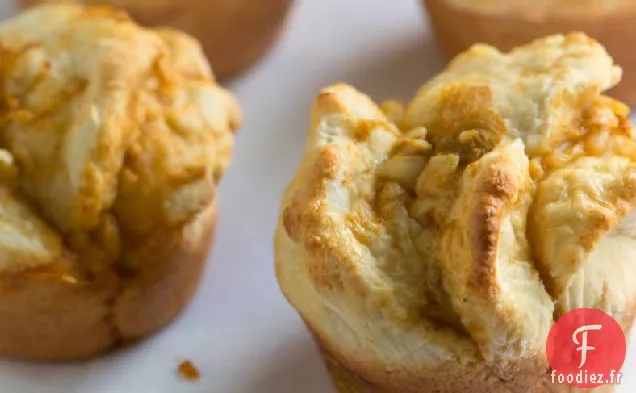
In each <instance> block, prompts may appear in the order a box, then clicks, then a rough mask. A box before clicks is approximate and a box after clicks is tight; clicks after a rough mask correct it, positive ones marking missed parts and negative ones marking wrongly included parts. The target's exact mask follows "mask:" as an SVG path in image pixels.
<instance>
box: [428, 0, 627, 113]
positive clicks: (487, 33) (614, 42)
mask: <svg viewBox="0 0 636 393" xmlns="http://www.w3.org/2000/svg"><path fill="white" fill-rule="evenodd" d="M423 3H425V4H426V8H427V10H428V14H429V16H430V20H431V22H432V25H433V28H434V29H435V31H436V33H437V37H438V39H439V41H440V43H441V46H442V49H443V50H444V52H445V53H446V54H447V55H448V57H453V56H455V55H457V54H458V53H460V52H462V51H464V50H466V49H468V48H469V47H470V46H471V45H473V44H475V43H485V44H490V45H493V46H496V47H497V48H499V49H501V50H505V51H507V50H510V49H512V48H514V47H515V46H518V45H521V44H524V43H526V42H529V41H530V40H533V39H536V38H539V37H543V36H547V35H551V34H564V33H568V32H570V31H582V32H584V33H586V34H587V35H589V36H591V37H592V38H595V39H597V40H599V41H600V42H601V43H602V44H603V45H605V47H606V48H607V50H608V51H609V53H610V55H611V56H612V57H613V58H614V59H615V60H616V63H617V64H618V65H619V66H621V67H622V68H623V69H624V70H625V77H624V78H623V80H622V82H621V83H620V84H619V85H618V86H616V87H615V88H614V89H612V90H611V91H610V92H609V94H610V95H613V96H616V98H618V99H620V100H623V101H625V102H627V103H628V104H629V105H636V56H635V55H634V54H633V53H632V51H631V49H630V48H632V47H633V46H634V45H636V27H635V26H636V2H634V1H632V0H612V1H608V0H539V1H511V0H491V1H479V0H424V1H423Z"/></svg>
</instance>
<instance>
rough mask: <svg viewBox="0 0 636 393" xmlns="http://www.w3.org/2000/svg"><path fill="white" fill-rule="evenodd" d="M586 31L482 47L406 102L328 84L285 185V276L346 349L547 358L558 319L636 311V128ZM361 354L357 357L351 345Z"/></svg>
mask: <svg viewBox="0 0 636 393" xmlns="http://www.w3.org/2000/svg"><path fill="white" fill-rule="evenodd" d="M619 79H620V69H619V68H618V67H617V66H615V65H614V64H613V63H612V60H611V58H610V57H609V56H608V55H607V53H606V51H605V50H604V49H603V47H602V46H600V44H598V43H597V42H595V41H593V40H592V39H590V38H588V37H586V36H584V35H582V34H577V33H575V34H570V35H567V36H553V37H547V38H545V39H542V40H537V41H535V42H533V43H530V44H529V45H527V46H524V47H521V48H518V49H516V50H513V51H512V52H510V53H500V52H499V51H497V50H496V49H494V48H491V47H488V46H483V45H478V46H475V47H473V48H472V49H470V50H469V51H467V52H466V53H464V54H462V55H460V56H459V57H458V58H457V59H455V60H454V61H453V62H452V63H451V64H450V65H449V66H448V68H447V69H446V70H445V71H444V72H442V73H441V74H440V75H439V76H437V77H435V78H433V79H432V80H431V81H429V82H427V83H426V84H425V85H424V86H423V87H422V88H421V89H420V90H419V91H418V93H417V95H416V97H415V98H414V99H413V100H412V101H411V102H410V103H409V104H408V105H407V106H406V107H403V106H401V105H400V104H399V103H397V102H386V103H383V104H382V105H376V104H375V103H373V102H372V101H371V100H370V99H369V98H368V97H366V96H365V95H363V94H362V93H360V92H358V91H356V90H355V89H354V88H352V87H350V86H347V85H343V84H339V85H335V86H331V87H328V88H326V89H324V90H323V91H322V92H321V93H320V95H319V96H318V98H317V100H316V103H315V105H314V108H313V112H312V122H311V128H310V131H309V134H308V145H307V149H306V151H305V155H304V157H303V160H302V163H301V164H300V167H299V169H298V172H297V174H296V176H295V177H294V179H293V181H292V182H291V184H290V185H289V187H288V188H287V190H286V192H285V194H284V197H283V201H282V208H281V209H282V212H281V216H280V222H279V227H278V229H277V233H276V240H275V251H276V266H277V274H278V279H279V282H280V285H281V288H282V290H283V292H284V293H285V295H286V297H287V298H288V300H289V301H290V302H291V303H292V305H294V307H296V308H297V309H298V310H299V311H300V313H301V315H302V316H303V318H304V319H305V321H306V322H307V323H308V325H310V327H311V328H312V329H313V330H314V331H315V332H316V333H317V334H318V335H319V336H320V337H321V339H323V340H324V341H325V342H328V343H330V344H331V345H333V346H334V347H336V348H337V352H338V353H341V354H345V355H343V356H345V357H346V358H347V359H348V360H349V361H354V362H367V363H369V364H372V363H373V364H384V365H386V367H389V368H390V367H391V365H392V364H394V365H395V364H400V365H405V364H406V366H407V367H409V368H411V369H412V370H415V369H416V368H418V367H422V366H423V365H431V364H440V363H443V362H447V361H453V359H455V360H456V359H463V360H464V361H477V360H478V359H485V360H487V361H489V362H496V363H498V364H505V363H506V362H508V361H510V360H512V359H535V358H537V357H539V358H541V357H544V356H545V342H546V341H545V340H546V337H547V334H548V330H549V328H550V327H551V325H552V323H553V321H554V319H555V318H556V317H558V316H559V315H561V314H563V313H564V312H567V311H569V310H571V309H572V308H575V307H596V308H600V309H603V310H605V311H606V312H608V313H610V314H611V315H613V316H614V317H615V318H616V319H617V320H618V321H619V322H620V323H621V324H623V326H625V327H627V326H629V325H631V323H632V320H633V315H627V314H626V313H625V310H628V309H629V307H628V305H629V304H631V302H634V301H636V259H635V257H633V255H636V240H635V239H636V228H635V227H634V219H636V217H632V216H630V215H629V213H630V211H631V209H632V206H633V205H634V202H635V201H636V162H635V159H636V149H635V147H636V138H635V135H634V132H633V129H632V126H631V124H630V122H629V120H628V119H627V115H628V110H627V108H626V107H625V106H624V105H622V104H621V103H619V102H616V101H614V100H612V99H610V98H608V97H605V96H603V95H602V92H603V91H604V90H606V89H608V88H610V87H611V86H613V85H614V84H616V83H617V82H618V81H619ZM352 359H354V360H352Z"/></svg>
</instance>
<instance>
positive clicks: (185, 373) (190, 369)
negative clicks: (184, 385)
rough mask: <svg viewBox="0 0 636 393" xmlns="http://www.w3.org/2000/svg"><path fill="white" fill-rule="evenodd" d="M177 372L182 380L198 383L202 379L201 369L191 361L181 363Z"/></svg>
mask: <svg viewBox="0 0 636 393" xmlns="http://www.w3.org/2000/svg"><path fill="white" fill-rule="evenodd" d="M177 371H178V373H179V376H180V377H181V378H183V379H185V380H187V381H190V382H194V381H198V380H199V378H200V377H201V373H200V372H199V369H198V368H197V367H196V366H195V365H194V363H192V362H191V361H189V360H184V361H183V362H181V363H180V364H179V368H178V370H177Z"/></svg>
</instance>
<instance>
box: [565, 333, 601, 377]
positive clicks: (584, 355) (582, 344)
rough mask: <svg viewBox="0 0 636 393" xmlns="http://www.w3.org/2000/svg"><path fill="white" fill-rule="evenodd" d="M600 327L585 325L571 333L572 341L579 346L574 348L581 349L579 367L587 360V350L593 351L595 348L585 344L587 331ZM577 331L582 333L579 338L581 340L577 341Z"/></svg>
mask: <svg viewBox="0 0 636 393" xmlns="http://www.w3.org/2000/svg"><path fill="white" fill-rule="evenodd" d="M602 328H603V326H602V325H586V326H581V327H580V328H578V329H576V330H575V331H574V333H573V334H572V341H574V343H575V344H576V345H580V347H578V348H577V349H576V350H577V351H581V364H580V365H579V368H581V367H583V365H584V364H585V362H586V360H587V351H593V350H595V349H596V348H594V347H591V346H588V345H587V332H588V331H589V330H601V329H602ZM579 333H583V334H582V337H583V339H582V340H581V342H579V339H578V338H577V336H578V335H579Z"/></svg>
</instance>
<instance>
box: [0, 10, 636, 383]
mask: <svg viewBox="0 0 636 393" xmlns="http://www.w3.org/2000/svg"><path fill="white" fill-rule="evenodd" d="M7 1H8V0H0V12H4V14H3V15H7V10H8V9H9V6H8V3H7ZM298 3H299V6H298V7H297V9H296V10H295V12H294V14H293V18H292V20H291V22H290V25H289V29H288V30H287V32H286V35H285V37H284V39H283V41H282V42H281V44H280V45H279V46H278V47H277V48H276V49H275V50H274V51H273V53H272V54H271V55H270V56H269V57H268V58H267V59H266V60H265V61H264V62H262V63H261V64H260V65H259V66H258V67H256V68H254V69H252V70H251V71H250V72H249V73H247V74H245V75H244V76H242V77H241V78H240V79H238V80H235V81H234V82H233V83H231V84H229V87H230V88H232V89H233V90H234V91H235V92H236V93H237V94H238V96H239V98H240V100H241V103H242V104H243V108H244V111H245V115H246V122H245V126H244V127H243V128H242V130H241V131H240V135H239V136H238V139H237V144H236V152H235V156H234V157H235V158H234V161H233V163H232V167H231V169H230V171H229V173H228V174H227V176H226V178H225V179H224V180H223V183H222V186H221V190H220V194H221V205H220V221H219V230H218V237H217V241H216V246H215V250H214V253H213V256H212V261H211V264H210V268H209V269H208V272H207V275H206V279H205V281H204V284H203V287H202V288H201V290H200V292H199V294H198V296H197V298H196V300H195V302H194V304H193V305H192V307H191V308H190V309H189V310H188V312H187V313H186V314H185V315H184V316H183V317H182V318H181V319H180V320H178V321H177V322H176V323H175V324H174V325H172V326H171V327H170V328H168V329H167V330H165V331H164V332H162V333H161V334H159V335H157V336H156V337H154V338H153V339H151V340H149V341H146V342H144V343H142V344H141V345H138V346H136V347H134V348H131V349H128V350H126V351H125V352H121V353H118V354H116V355H113V356H110V357H107V358H103V359H100V360H96V361H91V362H87V363H83V364H75V365H61V366H60V365H58V366H43V365H37V366H36V365H27V364H22V363H17V362H0V392H2V393H301V392H302V393H333V392H334V391H333V389H332V387H331V385H330V382H329V380H328V378H327V374H326V372H325V371H324V368H323V365H322V363H321V360H320V359H319V356H318V354H317V352H316V350H315V348H314V346H313V344H312V342H311V341H310V338H309V336H308V335H307V333H306V332H305V329H304V328H303V326H302V325H301V322H300V320H299V318H298V317H297V316H296V314H295V312H294V311H293V310H292V309H291V308H290V307H289V306H288V305H287V303H286V302H285V301H284V299H283V297H282V296H281V295H280V294H279V291H278V287H277V285H276V281H275V277H274V271H273V262H272V240H271V239H272V233H273V230H274V226H275V222H276V216H277V210H278V202H279V196H280V194H281V191H282V189H283V188H284V186H285V185H286V183H287V181H288V180H289V179H290V177H291V175H292V173H293V171H294V169H295V166H296V163H297V161H298V159H299V157H300V154H301V153H302V150H303V147H304V134H305V131H306V128H307V125H308V118H309V108H310V106H311V103H312V99H313V97H314V96H315V94H316V93H317V91H318V89H319V88H320V87H321V86H324V85H327V84H330V83H333V82H338V81H347V82H349V83H352V84H353V85H355V86H357V87H359V88H360V89H362V90H364V91H365V92H368V93H369V94H371V95H372V96H373V97H374V98H377V99H382V98H390V97H398V98H408V97H410V96H411V95H412V94H413V93H414V90H415V88H416V87H417V86H419V85H420V84H421V83H422V82H423V81H424V80H425V79H426V78H427V77H429V76H431V75H432V74H433V73H434V72H436V71H437V70H438V69H439V67H440V66H441V62H440V60H439V56H438V54H437V52H436V50H435V47H434V45H433V44H432V42H431V41H430V38H427V37H430V35H429V33H428V32H427V30H426V26H425V23H424V22H423V18H422V17H421V14H420V8H419V6H418V2H417V1H415V0H411V1H364V0H347V1H343V0H305V1H303V0H299V1H298ZM360 7H362V9H361V8H360ZM631 354H632V357H631V359H628V363H626V367H625V369H626V370H635V371H636V367H635V366H636V359H634V358H635V357H636V347H635V346H632V350H631ZM183 358H188V359H191V360H192V361H194V363H195V364H196V365H197V366H198V367H199V368H200V369H201V372H202V379H201V380H200V381H199V382H196V383H187V382H183V381H180V380H179V379H178V378H177V377H176V375H175V369H176V367H177V365H178V363H179V360H180V359H183ZM626 374H627V375H626V376H625V377H624V384H623V386H622V388H621V389H620V390H619V392H620V393H628V392H635V391H636V373H634V375H629V371H627V372H626Z"/></svg>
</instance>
